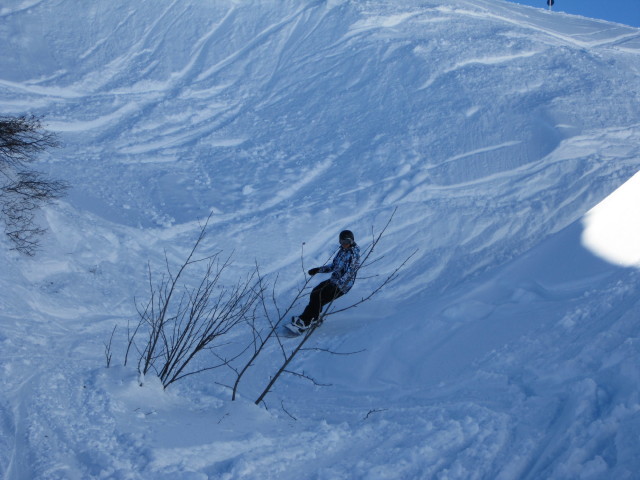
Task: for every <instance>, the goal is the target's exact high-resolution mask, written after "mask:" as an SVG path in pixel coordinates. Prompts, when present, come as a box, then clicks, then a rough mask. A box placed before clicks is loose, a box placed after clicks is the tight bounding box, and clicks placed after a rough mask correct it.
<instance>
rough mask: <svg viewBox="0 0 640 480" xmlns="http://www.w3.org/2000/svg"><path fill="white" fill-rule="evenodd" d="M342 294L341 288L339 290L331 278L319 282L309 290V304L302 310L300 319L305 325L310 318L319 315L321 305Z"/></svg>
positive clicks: (315, 317) (308, 322)
mask: <svg viewBox="0 0 640 480" xmlns="http://www.w3.org/2000/svg"><path fill="white" fill-rule="evenodd" d="M342 295H344V293H343V292H342V290H340V289H339V288H338V286H337V285H336V284H335V283H333V282H332V281H331V280H325V281H324V282H320V283H319V284H318V285H316V286H315V287H314V289H313V290H311V294H310V295H309V305H307V307H306V308H305V309H304V312H302V315H300V319H301V320H302V321H303V322H304V323H305V325H309V324H310V323H311V321H312V320H315V319H317V318H319V317H320V313H322V307H324V306H325V305H326V304H327V303H331V302H332V301H334V300H335V299H336V298H338V297H341V296H342Z"/></svg>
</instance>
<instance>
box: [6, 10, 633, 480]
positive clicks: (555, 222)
mask: <svg viewBox="0 0 640 480" xmlns="http://www.w3.org/2000/svg"><path fill="white" fill-rule="evenodd" d="M5 3H6V4H3V6H2V7H0V18H1V19H2V24H1V25H0V39H1V40H2V42H3V45H5V46H6V48H5V50H4V51H5V54H4V55H3V56H2V57H0V101H1V103H2V105H3V111H4V113H7V114H13V113H22V112H26V111H29V112H34V113H38V114H43V115H46V119H47V121H48V123H49V126H50V127H51V128H52V129H53V130H55V131H57V132H59V133H60V135H61V138H62V140H63V141H64V148H63V149H62V150H60V151H57V152H51V153H50V154H49V155H47V156H46V157H45V159H44V160H45V167H44V168H45V169H46V170H47V172H50V173H52V174H54V175H56V176H57V177H62V178H65V179H66V180H68V181H69V182H70V183H71V184H72V185H73V190H72V192H71V194H70V196H69V198H68V199H67V201H66V202H64V203H62V204H61V205H58V206H54V207H51V208H49V209H47V211H46V212H45V216H44V219H43V221H44V222H45V223H46V224H47V225H48V226H49V227H50V234H49V235H48V237H47V238H46V241H45V245H46V246H45V249H44V251H43V252H41V254H40V255H39V256H38V257H37V258H35V259H24V258H18V257H15V256H13V255H11V254H10V253H6V252H7V250H6V249H5V268H4V269H3V271H2V272H0V287H1V288H2V291H3V292H5V294H4V295H3V298H5V299H6V301H3V302H2V306H1V307H0V343H1V344H2V353H1V354H0V355H1V357H0V364H1V367H2V371H3V373H4V375H3V377H2V380H1V381H0V384H1V389H0V391H2V393H1V394H0V406H1V408H2V416H1V417H0V433H1V434H0V439H1V440H0V472H1V473H2V475H4V476H6V477H7V478H10V479H22V478H43V479H44V478H83V479H84V478H154V479H157V478H172V479H175V478H185V479H186V478H208V477H209V478H279V479H282V478H292V479H293V478H296V479H299V478H331V479H334V478H372V479H373V478H376V479H377V478H460V479H463V478H464V479H469V478H492V479H493V478H496V479H515V478H518V479H522V478H532V479H533V478H557V479H566V478H633V475H635V472H636V471H638V469H639V468H640V465H639V464H638V460H637V458H636V455H634V451H635V446H636V444H637V439H638V432H639V431H640V424H639V423H638V418H639V416H638V387H637V385H638V384H639V383H638V373H637V369H636V368H635V367H636V359H637V356H638V353H639V352H638V341H637V339H638V337H639V336H640V335H639V333H640V332H638V325H637V322H636V321H635V319H636V318H637V315H638V313H639V312H638V310H639V308H640V305H638V304H637V301H636V298H637V295H636V292H637V291H638V288H639V287H640V283H639V278H638V273H637V271H636V269H634V268H622V267H620V266H618V265H616V264H614V263H609V262H610V261H613V260H615V261H618V260H620V257H617V256H611V255H610V253H604V254H602V253H601V251H602V249H603V248H607V249H610V248H611V246H612V242H611V241H610V240H608V239H603V238H604V237H602V235H601V234H602V232H603V231H610V229H611V228H612V227H602V225H604V223H602V220H601V219H602V216H603V215H604V218H606V219H607V220H608V219H610V218H614V217H616V218H619V216H618V215H617V212H619V211H621V208H623V207H625V208H626V207H628V205H629V202H630V201H632V200H629V199H628V198H630V199H633V198H635V197H634V196H633V195H632V196H630V197H627V196H626V195H627V193H626V192H628V191H629V189H631V191H635V187H634V185H635V183H634V182H632V183H630V184H627V185H626V186H625V187H624V190H621V191H620V192H619V193H618V194H616V196H615V197H611V199H610V200H607V201H606V202H603V203H602V204H601V205H600V206H599V207H598V208H597V209H595V210H593V212H592V213H591V214H589V215H588V216H587V217H586V219H587V227H586V230H584V231H583V224H582V219H583V218H585V217H584V215H585V213H586V212H587V211H588V210H589V209H590V208H591V207H593V206H594V205H596V204H597V203H598V202H600V201H601V200H602V199H603V198H605V197H606V196H607V195H608V194H609V193H610V192H612V191H613V190H614V189H615V188H616V187H618V186H619V185H621V184H622V183H623V182H624V181H626V180H627V179H628V178H629V177H631V176H632V175H633V174H634V173H635V172H636V171H637V170H638V166H639V165H640V147H639V145H640V88H639V87H640V59H639V52H640V33H639V32H638V30H637V29H633V28H626V27H623V26H620V25H613V24H608V23H606V22H595V21H588V20H586V19H581V18H576V17H572V16H568V15H553V16H551V15H548V14H547V12H545V11H543V10H534V9H530V8H521V7H518V6H517V5H511V4H507V3H504V2H500V1H485V0H451V1H448V2H443V1H439V0H430V1H417V0H416V1H403V2H395V3H393V4H392V3H389V2H382V1H380V2H378V1H371V2H350V1H329V2H324V1H304V2H298V1H280V2H234V1H228V2H227V1H221V2H214V3H212V4H203V3H202V2H190V1H184V2H172V3H169V2H161V3H160V4H159V3H158V2H151V1H140V2H136V3H131V2H124V1H121V0H117V1H113V2H109V3H104V4H97V5H91V4H84V3H82V4H78V2H74V1H72V0H60V1H50V0H41V1H33V2H32V1H26V0H10V1H9V2H5ZM621 196H622V198H623V199H622V200H619V199H620V198H621ZM614 198H615V199H618V200H615V201H614ZM618 202H621V205H622V207H620V203H618ZM395 208H397V213H396V216H395V217H394V220H393V222H392V224H391V226H390V229H389V231H388V234H387V236H386V237H385V238H384V240H383V242H381V244H380V248H379V250H378V252H379V254H380V255H381V256H382V259H381V260H380V261H379V262H377V263H376V264H374V265H373V266H372V267H370V268H369V270H368V271H367V273H366V274H363V275H362V278H361V279H360V281H359V282H358V283H357V284H356V287H355V288H354V290H353V292H352V293H350V294H349V296H348V297H350V298H358V297H359V296H362V295H366V294H367V293H368V292H369V291H370V289H371V288H372V287H373V286H374V285H375V284H376V281H377V280H378V279H379V278H376V277H373V275H375V274H381V275H384V274H385V273H386V272H389V271H391V270H392V269H393V268H394V267H395V266H396V265H398V263H399V262H400V261H402V260H403V259H404V258H405V257H406V255H407V254H408V253H409V252H411V251H413V250H414V249H418V253H417V254H416V255H415V256H414V257H412V259H411V262H410V264H409V265H408V266H407V268H406V269H404V270H403V271H402V275H401V277H400V279H399V280H398V281H397V282H395V283H394V284H392V285H391V286H390V287H388V288H387V289H386V290H385V291H383V292H382V293H381V294H380V295H379V296H378V297H377V298H376V299H375V300H374V301H372V302H369V303H367V304H365V305H363V306H362V307H361V308H358V309H355V310H349V311H348V312H345V313H344V314H340V315H337V316H336V317H333V318H332V319H331V321H328V322H327V323H325V325H323V326H322V328H321V329H320V330H319V331H318V332H317V333H316V334H315V335H314V337H313V341H314V342H315V343H314V346H318V347H321V348H324V349H330V350H333V351H337V352H343V353H349V352H358V351H361V350H364V351H362V352H361V353H358V354H357V355H348V356H335V355H329V356H328V355H327V354H326V352H324V351H313V352H312V351H309V352H306V354H305V355H304V357H303V358H300V359H299V361H298V363H297V365H295V366H294V368H298V369H300V370H304V371H305V372H306V373H308V374H310V375H311V376H313V377H314V378H316V379H317V380H318V381H319V382H321V383H331V384H332V386H331V387H329V388H314V387H313V386H312V385H311V384H306V383H304V382H301V381H300V379H296V378H293V377H288V378H285V379H283V380H282V381H281V382H280V383H279V384H278V385H277V387H276V389H275V391H274V392H272V393H271V394H270V396H269V397H267V398H268V400H267V405H268V407H269V408H270V410H269V411H268V412H266V411H265V410H264V409H261V408H256V407H253V406H252V403H251V402H252V401H253V400H254V399H255V397H256V394H255V392H256V391H259V389H260V388H262V387H263V386H264V385H263V383H264V382H263V378H264V376H263V375H268V374H272V373H273V372H272V368H273V367H275V366H276V364H277V361H278V360H277V357H276V356H275V355H278V348H277V347H276V346H275V345H274V346H273V348H272V349H271V350H269V351H268V352H267V353H268V356H267V360H266V361H265V362H264V363H263V364H262V365H260V368H258V369H256V371H255V373H254V374H253V375H252V376H250V377H248V378H247V380H246V383H245V385H244V386H243V389H242V391H241V396H242V399H241V400H240V401H239V402H237V403H233V404H232V403H230V402H229V401H228V394H227V391H226V390H225V389H224V388H222V387H219V386H217V385H216V383H215V382H221V383H225V382H226V381H227V380H228V379H226V378H225V377H224V375H222V376H219V375H214V374H213V373H212V374H211V375H209V374H203V375H201V376H199V377H193V378H191V379H189V380H186V381H184V383H183V384H181V385H177V386H175V388H172V389H171V390H170V391H168V392H163V391H161V390H160V389H159V388H158V385H157V383H156V382H155V381H154V379H153V378H150V379H147V381H146V383H145V387H144V388H140V387H138V384H137V382H136V375H135V373H134V371H133V369H124V368H120V367H118V368H113V369H110V370H104V369H102V368H100V367H101V366H102V365H103V364H104V361H105V358H104V357H105V355H104V342H105V340H106V339H107V338H108V336H109V335H110V334H111V331H112V329H113V325H114V323H117V324H118V325H119V327H120V328H119V329H118V330H117V332H116V335H115V337H114V345H123V344H124V343H125V341H126V326H127V321H128V320H131V319H133V318H135V308H134V307H135V305H134V297H136V298H141V297H142V298H144V295H145V294H146V277H145V275H146V263H147V261H149V262H150V264H151V266H152V268H153V269H154V270H155V271H161V270H162V268H163V264H164V261H165V256H166V258H167V259H168V260H169V262H170V263H172V264H175V263H177V262H179V261H180V260H182V259H184V256H185V254H186V252H187V251H188V250H189V249H190V248H191V246H192V242H193V238H194V233H195V232H196V231H198V230H199V223H198V220H200V219H202V218H203V217H205V216H206V215H208V214H209V213H210V212H213V214H214V215H213V217H212V220H211V229H210V234H209V237H208V238H207V241H206V242H205V245H204V248H205V250H206V251H207V252H212V251H215V250H217V249H219V248H223V249H224V250H225V251H227V252H231V251H234V252H235V253H234V255H235V258H236V262H235V264H234V266H233V268H232V273H234V274H237V273H240V274H243V273H245V272H246V271H247V270H250V269H251V268H253V265H254V260H257V261H258V262H259V263H260V265H261V269H262V271H263V273H264V274H265V275H267V276H271V275H273V276H275V275H276V274H278V275H279V279H280V280H279V290H278V292H277V293H278V296H279V298H280V299H281V300H282V301H283V302H284V301H286V300H287V299H288V298H289V297H290V292H291V291H292V290H294V289H295V288H296V287H297V286H299V285H300V284H301V281H302V278H301V277H302V275H301V268H300V245H301V244H302V243H303V242H304V243H305V244H304V262H305V265H307V266H311V265H314V264H316V263H322V262H323V261H324V260H325V259H326V258H327V257H329V256H330V255H331V252H332V251H333V248H334V245H333V244H334V242H335V237H336V234H337V232H338V231H339V230H341V229H342V228H345V227H350V228H351V229H352V230H354V231H355V232H356V235H357V238H358V241H359V242H360V243H361V244H363V245H366V243H367V241H368V237H369V236H370V233H371V229H372V227H373V229H374V231H377V230H379V229H380V228H381V226H382V225H383V224H384V223H385V222H386V220H387V219H388V217H389V215H390V214H391V212H392V211H393V210H394V209H395ZM612 209H613V210H612ZM599 212H605V213H604V214H602V213H599ZM625 221H628V220H622V224H623V225H624V222H625ZM617 226H618V227H619V226H620V223H618V224H617ZM618 231H620V232H622V233H621V235H622V234H624V232H625V230H624V229H621V230H618ZM583 238H584V243H583ZM2 242H3V246H5V247H7V248H8V245H7V244H6V241H5V240H2ZM594 245H595V246H597V247H598V255H603V257H604V259H603V258H600V257H599V256H598V255H596V254H594V251H592V250H588V249H587V248H585V246H587V247H590V248H592V247H594ZM615 253H616V255H617V254H623V256H624V261H625V262H626V263H625V264H624V265H629V264H631V263H634V264H635V261H636V260H635V257H633V256H632V255H631V254H628V253H626V252H622V251H621V250H619V249H618V248H616V251H615ZM607 260H608V261H607ZM186 280H187V281H188V280H197V279H189V278H187V279H186ZM347 301H348V298H346V299H344V300H340V302H343V303H341V304H342V305H344V302H347ZM272 354H273V355H274V356H272ZM121 357H122V352H121V351H120V350H117V351H115V352H114V362H115V363H117V364H118V365H121V363H122V358H121ZM294 417H295V418H296V419H297V421H294V420H293V418H294Z"/></svg>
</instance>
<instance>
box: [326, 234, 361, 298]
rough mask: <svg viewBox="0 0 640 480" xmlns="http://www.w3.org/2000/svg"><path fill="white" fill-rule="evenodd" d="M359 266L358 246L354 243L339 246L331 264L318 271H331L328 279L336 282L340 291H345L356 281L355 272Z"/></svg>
mask: <svg viewBox="0 0 640 480" xmlns="http://www.w3.org/2000/svg"><path fill="white" fill-rule="evenodd" d="M358 268H360V247H358V245H356V244H355V243H354V244H353V245H352V246H351V247H350V248H347V249H344V248H342V247H340V250H339V251H338V253H336V256H335V257H333V262H331V265H325V266H323V267H320V269H319V270H318V273H330V272H331V273H332V275H331V278H330V279H329V280H330V281H331V282H332V283H334V284H336V285H337V286H338V288H339V289H340V291H342V293H347V292H348V291H349V290H351V287H353V282H355V281H356V273H357V272H358Z"/></svg>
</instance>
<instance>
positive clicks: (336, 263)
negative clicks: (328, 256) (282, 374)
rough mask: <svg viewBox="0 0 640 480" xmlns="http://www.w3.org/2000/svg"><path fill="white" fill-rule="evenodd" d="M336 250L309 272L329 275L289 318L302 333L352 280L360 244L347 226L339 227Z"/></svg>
mask: <svg viewBox="0 0 640 480" xmlns="http://www.w3.org/2000/svg"><path fill="white" fill-rule="evenodd" d="M339 241H340V250H338V253H336V256H335V257H334V258H333V262H331V265H324V266H322V267H315V268H312V269H311V270H309V272H308V273H309V275H311V276H313V275H315V274H317V273H331V278H329V279H328V280H325V281H323V282H320V283H319V284H318V285H317V286H316V287H315V288H314V289H313V290H312V291H311V294H310V295H309V305H307V307H306V308H305V309H304V312H302V314H301V315H300V316H298V317H293V318H292V319H291V328H290V329H291V330H293V331H297V332H298V333H302V332H304V331H305V330H307V329H308V328H309V327H311V326H312V325H314V324H315V323H317V322H318V319H319V318H320V314H321V313H322V307H324V306H325V305H326V304H328V303H331V302H333V301H334V300H335V299H336V298H339V297H341V296H342V295H344V294H345V293H347V292H348V291H349V290H350V289H351V287H352V286H353V283H354V282H355V280H356V273H357V272H358V268H360V248H359V247H358V245H357V244H356V241H355V237H354V236H353V233H352V232H351V231H350V230H343V231H342V232H340V236H339Z"/></svg>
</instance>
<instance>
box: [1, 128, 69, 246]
mask: <svg viewBox="0 0 640 480" xmlns="http://www.w3.org/2000/svg"><path fill="white" fill-rule="evenodd" d="M58 146H59V143H58V140H57V138H56V136H55V135H54V134H52V133H50V132H47V131H46V130H44V128H43V127H42V123H41V120H40V119H39V118H37V117H34V116H21V117H15V118H12V117H0V214H1V216H2V220H3V222H4V225H5V234H6V235H7V236H8V237H9V239H10V240H11V243H12V244H13V248H14V249H15V250H18V251H19V252H21V253H24V254H27V255H34V254H35V253H36V251H37V249H38V247H39V241H40V237H41V235H42V234H43V233H44V229H43V228H41V227H39V226H38V225H37V222H36V213H37V212H38V210H39V209H40V208H42V207H43V206H45V205H47V204H49V203H51V202H52V201H54V200H56V199H59V198H61V197H63V196H64V195H65V193H66V191H67V189H68V185H67V184H66V183H65V182H62V181H59V180H52V179H49V178H47V177H45V176H44V175H43V174H42V173H40V172H37V171H35V170H32V169H31V168H30V166H29V164H31V163H33V162H35V161H36V159H37V155H38V154H39V153H41V152H42V151H44V150H46V149H47V148H54V147H58Z"/></svg>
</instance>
